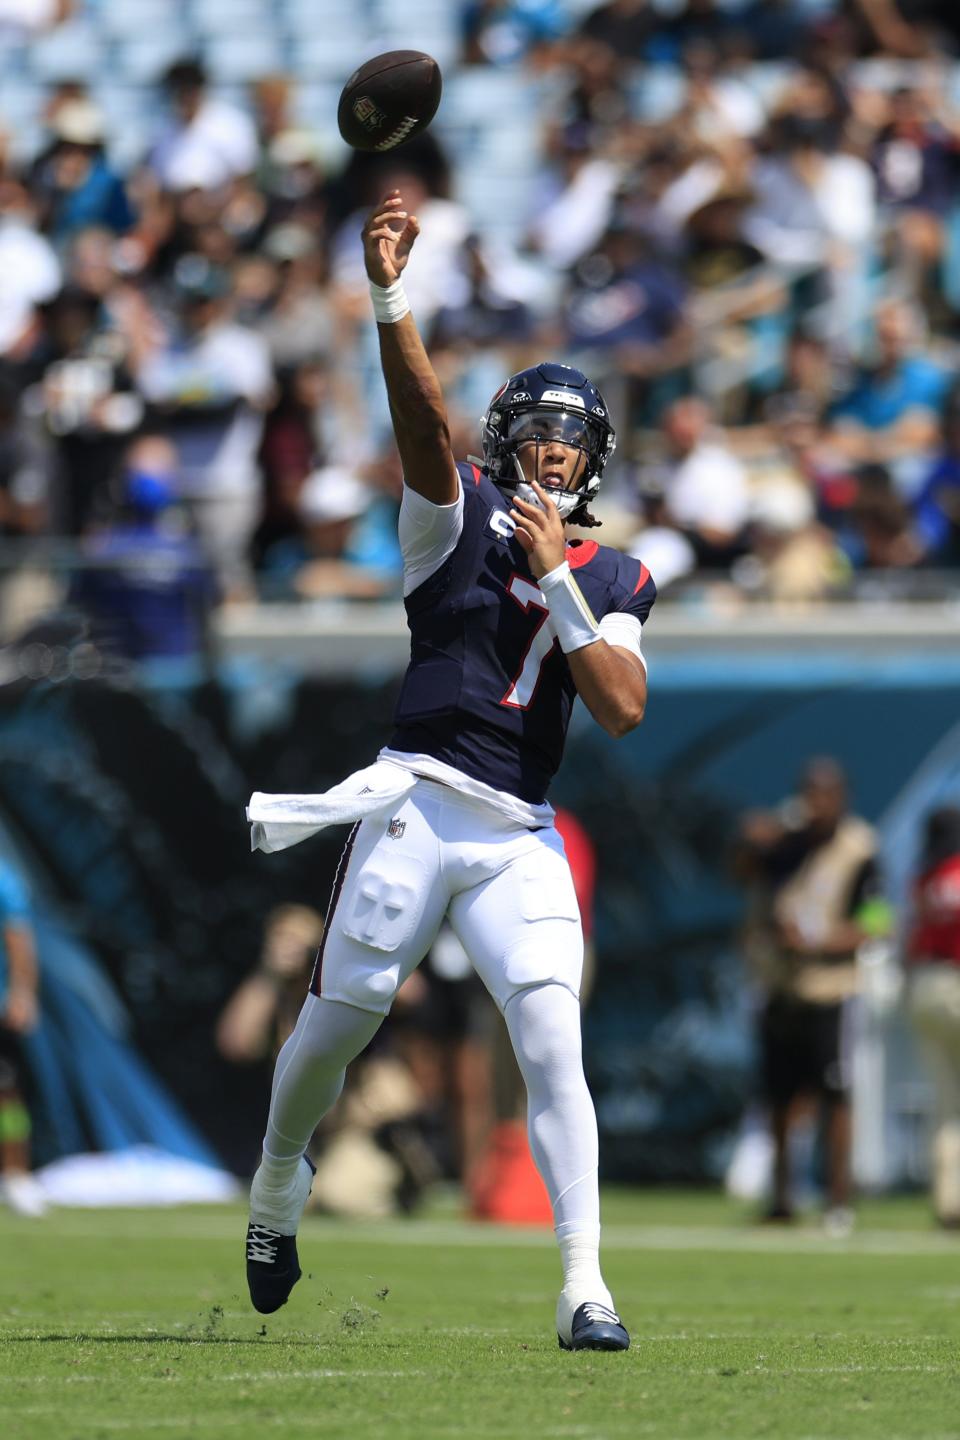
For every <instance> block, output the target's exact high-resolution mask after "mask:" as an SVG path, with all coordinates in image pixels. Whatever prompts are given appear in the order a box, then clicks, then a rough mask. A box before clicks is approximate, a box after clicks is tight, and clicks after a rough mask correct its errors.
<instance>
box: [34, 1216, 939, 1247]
mask: <svg viewBox="0 0 960 1440" xmlns="http://www.w3.org/2000/svg"><path fill="white" fill-rule="evenodd" d="M44 1235H45V1238H48V1239H62V1240H69V1241H71V1242H73V1241H78V1240H83V1239H86V1238H94V1239H98V1240H99V1239H101V1238H102V1235H103V1225H102V1220H100V1221H97V1222H93V1223H90V1224H86V1225H85V1224H84V1223H83V1218H81V1216H79V1215H74V1216H71V1217H70V1218H69V1219H67V1220H66V1223H63V1224H58V1223H57V1217H50V1218H49V1219H46V1220H45V1221H44ZM301 1236H302V1238H303V1241H304V1243H305V1244H313V1243H318V1242H319V1243H320V1244H321V1245H322V1244H323V1243H324V1241H328V1242H330V1243H332V1244H335V1245H337V1246H341V1245H350V1244H354V1245H367V1246H374V1245H397V1244H399V1245H404V1246H408V1247H409V1246H427V1247H432V1246H451V1247H454V1248H457V1249H516V1248H520V1249H538V1250H539V1249H547V1248H552V1247H553V1245H554V1244H555V1240H554V1236H553V1231H552V1230H549V1229H527V1228H519V1227H510V1226H492V1225H490V1226H488V1225H468V1224H462V1223H459V1222H457V1221H449V1220H413V1221H397V1220H384V1221H380V1222H377V1223H374V1224H370V1223H367V1222H362V1221H358V1222H357V1223H355V1224H351V1223H349V1222H347V1223H344V1222H343V1221H326V1220H323V1219H319V1218H311V1217H308V1218H307V1220H306V1221H305V1223H304V1225H303V1228H302V1230H301ZM238 1237H239V1239H240V1240H242V1238H243V1226H242V1224H241V1223H240V1222H239V1221H238V1222H235V1223H234V1222H226V1221H224V1220H223V1219H221V1218H219V1217H217V1218H214V1217H212V1216H211V1217H210V1220H209V1221H206V1222H204V1221H202V1220H201V1221H199V1223H198V1220H197V1217H195V1216H191V1217H190V1219H189V1220H187V1221H185V1223H184V1224H183V1226H182V1228H181V1227H177V1229H176V1230H175V1231H171V1232H168V1233H164V1232H163V1231H161V1232H160V1233H158V1231H157V1230H156V1228H154V1227H151V1226H150V1225H149V1223H148V1222H146V1221H145V1223H144V1224H143V1225H142V1226H140V1225H130V1226H128V1225H122V1226H120V1227H118V1229H117V1231H116V1232H115V1234H114V1237H113V1238H114V1243H118V1244H122V1242H123V1241H124V1240H137V1241H149V1242H151V1243H152V1244H154V1245H155V1246H157V1245H162V1244H165V1243H168V1242H169V1243H171V1244H180V1243H181V1242H185V1241H191V1240H198V1241H205V1242H209V1241H211V1240H228V1241H237V1239H238ZM603 1245H604V1250H605V1251H610V1250H622V1251H636V1250H672V1251H679V1252H682V1251H717V1252H722V1253H726V1252H734V1253H738V1254H739V1253H744V1254H762V1255H769V1254H773V1255H893V1256H896V1255H948V1254H949V1255H953V1256H955V1255H956V1251H957V1246H956V1240H955V1239H954V1238H953V1237H952V1236H948V1235H938V1234H936V1233H930V1234H926V1233H924V1232H922V1231H916V1230H872V1229H871V1230H863V1231H859V1232H856V1231H855V1232H854V1234H853V1235H852V1236H849V1237H848V1238H847V1239H845V1240H830V1239H828V1238H827V1236H825V1235H824V1234H822V1232H820V1231H819V1230H817V1229H815V1228H813V1227H811V1228H798V1229H796V1230H791V1231H786V1232H784V1231H780V1230H777V1231H772V1230H769V1229H760V1228H757V1229H753V1228H750V1227H747V1226H744V1227H743V1228H742V1229H738V1228H732V1227H726V1226H719V1225H718V1226H680V1225H619V1224H617V1225H605V1226H604V1227H603Z"/></svg>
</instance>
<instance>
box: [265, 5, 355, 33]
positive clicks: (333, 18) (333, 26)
mask: <svg viewBox="0 0 960 1440" xmlns="http://www.w3.org/2000/svg"><path fill="white" fill-rule="evenodd" d="M275 13H276V14H277V16H278V18H281V17H282V20H283V23H284V24H285V25H286V27H287V29H288V30H290V31H292V32H293V33H294V34H297V35H316V34H317V33H319V32H320V31H334V30H335V31H337V33H338V34H342V33H344V31H350V32H353V33H356V34H358V35H362V36H364V37H366V36H367V35H369V34H370V33H371V32H372V30H373V29H374V23H373V11H372V6H371V4H370V0H324V5H323V11H322V14H321V12H320V10H319V8H318V6H317V0H277V3H276V10H275Z"/></svg>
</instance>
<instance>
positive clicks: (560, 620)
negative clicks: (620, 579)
mask: <svg viewBox="0 0 960 1440" xmlns="http://www.w3.org/2000/svg"><path fill="white" fill-rule="evenodd" d="M540 589H541V591H542V593H543V598H544V599H545V600H546V602H547V607H548V609H549V611H550V623H551V625H552V627H553V630H554V633H555V635H556V637H557V640H558V641H559V643H560V649H561V650H562V651H563V653H564V655H569V654H570V652H571V650H582V649H583V647H584V645H593V644H594V643H595V642H596V641H597V640H599V639H600V638H601V635H600V630H599V627H598V625H597V622H596V620H595V619H594V617H593V612H592V611H591V609H590V606H589V605H588V604H587V602H586V600H585V599H584V598H583V592H582V590H581V589H580V586H579V585H578V584H577V582H576V580H575V579H574V578H573V574H572V573H571V570H570V566H569V564H568V562H567V561H566V560H564V561H563V563H562V564H561V565H558V566H557V568H556V569H555V570H551V571H550V572H549V573H548V574H546V575H544V576H542V577H541V580H540Z"/></svg>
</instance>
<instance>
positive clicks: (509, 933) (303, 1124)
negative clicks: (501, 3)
mask: <svg viewBox="0 0 960 1440" xmlns="http://www.w3.org/2000/svg"><path fill="white" fill-rule="evenodd" d="M418 233H419V227H418V224H417V221H416V218H415V217H414V216H412V215H408V214H407V213H406V211H405V210H404V208H403V200H402V197H401V196H400V194H399V193H397V192H396V191H394V192H392V193H391V194H390V195H388V196H387V197H386V198H385V199H384V200H382V201H381V203H380V204H379V205H378V206H377V208H376V210H375V211H374V213H373V214H372V215H371V216H370V218H369V219H368V221H367V223H366V225H365V227H364V232H363V240H364V254H365V260H366V268H367V275H368V278H369V280H370V289H371V295H372V298H373V306H374V312H375V315H376V319H377V324H378V332H379V339H380V354H381V363H382V368H383V376H384V380H385V383H386V388H387V395H388V398H389V402H390V410H391V415H392V419H393V426H394V431H395V435H396V441H397V446H398V449H399V452H400V456H401V459H402V461H403V471H404V490H403V500H402V504H401V511H400V522H399V526H400V542H401V547H402V550H403V557H404V597H405V606H406V611H407V620H408V624H409V628H410V634H411V656H410V664H409V667H408V669H407V672H406V677H405V679H404V683H403V688H402V691H401V693H400V698H399V701H398V703H397V710H396V715H395V717H394V718H395V728H394V731H393V734H392V736H391V739H390V743H389V745H388V746H387V747H386V748H385V749H384V750H382V751H381V753H380V756H379V759H378V761H377V763H376V764H374V765H371V766H370V767H369V768H368V769H366V770H363V771H360V772H359V773H358V774H357V775H355V776H352V777H350V778H349V780H347V781H345V782H344V783H343V784H342V785H340V786H336V787H334V789H333V790H330V791H328V792H326V794H325V795H321V796H264V795H255V796H254V797H253V798H252V800H251V804H250V808H249V809H248V812H247V813H248V817H249V818H250V820H251V821H252V822H253V837H254V843H255V844H257V845H259V846H260V847H261V848H263V849H268V850H269V849H275V848H279V847H281V846H283V845H285V844H290V843H294V842H295V841H296V840H299V839H302V838H303V837H304V836H305V835H307V834H311V833H313V831H314V830H316V829H318V828H319V827H320V826H321V825H324V824H329V823H332V822H334V821H339V822H341V823H343V822H350V821H354V822H355V823H354V825H353V829H352V830H351V833H350V836H349V839H348V841H347V845H346V849H345V850H344V853H343V856H342V858H341V861H340V865H339V868H338V871H337V875H336V880H335V882H334V889H333V896H332V899H331V902H330V907H329V910H328V914H327V929H326V933H325V935H324V939H323V943H322V945H321V947H320V952H319V954H318V956H317V961H316V965H315V968H314V973H313V979H312V982H311V986H310V994H309V995H308V996H307V999H306V1001H305V1004H304V1008H303V1010H302V1012H301V1015H300V1019H299V1021H298V1024H297V1027H296V1029H295V1031H294V1033H293V1034H292V1035H291V1037H290V1039H289V1040H288V1041H287V1043H286V1044H285V1045H284V1047H283V1049H282V1050H281V1052H280V1055H279V1057H278V1060H277V1067H276V1073H275V1076H274V1082H273V1094H272V1099H271V1107H270V1118H269V1122H268V1126H267V1133H266V1136H265V1138H264V1143H263V1158H262V1162H261V1164H260V1168H259V1169H258V1171H257V1173H256V1175H255V1177H254V1180H253V1185H252V1188H251V1196H250V1225H249V1229H248V1232H247V1278H248V1282H249V1287H250V1295H251V1299H252V1301H253V1304H254V1306H255V1307H256V1308H257V1310H259V1311H261V1312H264V1313H269V1312H271V1311H273V1310H276V1309H277V1308H278V1307H279V1306H280V1305H282V1304H284V1302H285V1301H286V1299H287V1297H288V1295H289V1294H290V1291H291V1290H292V1288H293V1286H294V1285H295V1283H296V1281H297V1280H298V1279H299V1276H300V1266H299V1261H298V1258H297V1247H296V1232H297V1226H298V1224H299V1221H300V1217H301V1214H302V1212H303V1209H304V1206H305V1204H306V1201H307V1197H308V1195H309V1193H310V1186H311V1180H312V1167H311V1165H310V1162H309V1161H308V1160H307V1159H306V1158H305V1154H304V1152H305V1150H306V1146H307V1142H308V1141H309V1139H310V1137H311V1135H312V1134H313V1131H314V1129H315V1127H316V1125H317V1123H318V1121H319V1120H320V1118H321V1116H322V1115H323V1114H324V1113H325V1112H326V1111H327V1110H328V1109H329V1108H330V1106H331V1105H332V1104H333V1103H334V1101H335V1100H336V1098H337V1096H338V1095H339V1094H340V1090H341V1088H342V1086H343V1081H344V1070H345V1067H346V1065H347V1064H348V1063H349V1062H350V1061H351V1060H352V1059H353V1058H354V1056H356V1055H357V1054H359V1052H360V1051H361V1050H362V1049H363V1048H364V1047H365V1046H366V1045H367V1044H368V1043H369V1041H370V1039H371V1038H372V1036H373V1035H374V1034H375V1032H376V1030H377V1028H378V1027H379V1025H380V1024H381V1023H382V1021H383V1018H384V1016H385V1015H386V1014H387V1013H388V1011H389V1009H390V1006H391V1004H392V1001H393V998H394V996H395V995H396V992H397V990H398V989H399V987H400V986H401V985H402V984H403V982H404V980H405V979H406V978H407V976H408V975H409V974H410V973H411V971H412V970H414V969H415V968H416V966H417V965H418V964H419V963H420V961H421V959H422V958H423V956H424V955H425V954H426V952H427V950H428V949H429V948H430V946H431V944H432V942H433V940H434V937H435V936H436V934H437V931H438V929H439V927H440V924H441V922H442V921H443V919H444V918H445V917H446V918H447V919H448V920H449V922H450V924H451V925H452V927H453V929H454V930H455V932H456V933H457V935H458V936H459V938H460V941H461V943H462V944H463V946H464V949H465V950H466V952H467V954H468V955H469V956H470V959H471V961H472V962H473V964H474V966H475V967H476V970H477V972H478V973H479V975H480V977H481V979H482V980H483V982H484V984H485V985H486V987H487V989H488V990H489V991H490V993H491V995H492V996H493V998H494V1000H495V1002H496V1003H497V1005H498V1007H499V1008H500V1010H501V1011H502V1013H503V1017H504V1020H505V1022H506V1025H507V1028H508V1031H509V1034H510V1038H511V1041H512V1044H513V1048H514V1050H515V1052H516V1056H517V1061H518V1063H519V1066H520V1070H521V1072H522V1074H523V1078H524V1081H525V1084H526V1088H527V1096H528V1125H529V1133H530V1145H531V1149H532V1151H533V1155H534V1159H535V1160H536V1163H537V1166H538V1168H539V1170H540V1173H541V1175H542V1176H543V1180H544V1183H545V1185H546V1187H547V1191H548V1193H549V1196H550V1200H551V1203H552V1206H553V1213H554V1223H555V1227H556V1234H557V1240H558V1242H559V1247H560V1255H561V1261H562V1267H563V1280H562V1288H561V1291H560V1298H559V1301H558V1304H557V1314H556V1323H557V1333H558V1336H559V1340H560V1344H561V1346H562V1347H563V1348H564V1349H568V1350H583V1349H591V1350H626V1349H627V1347H628V1345H629V1343H630V1341H629V1337H628V1335H627V1331H626V1329H625V1327H624V1325H623V1322H622V1321H621V1319H620V1316H619V1315H618V1314H617V1311H616V1308H615V1305H614V1302H613V1298H612V1296H611V1294H610V1291H609V1290H608V1289H607V1286H606V1284H605V1282H604V1279H603V1276H602V1273H601V1270H600V1261H599V1245H600V1204H599V1193H598V1185H597V1123H596V1116H595V1114H594V1109H593V1102H592V1100H591V1098H590V1093H589V1091H588V1089H587V1085H586V1082H585V1080H584V1075H583V1065H582V1060H581V1041H580V1008H579V987H580V974H581V967H582V961H583V937H582V933H581V928H580V919H579V915H578V911H577V903H576V897H575V895H574V889H573V883H572V880H571V877H570V871H569V868H568V866H567V862H566V859H565V857H564V851H563V843H562V841H561V839H560V837H559V835H558V833H557V831H556V829H555V828H554V825H553V810H552V807H551V806H550V805H549V803H548V802H547V799H546V794H547V789H548V786H549V783H550V780H551V778H552V776H553V774H554V772H555V771H556V769H557V766H558V765H559V763H560V759H561V754H562V750H563V743H564V737H565V734H566V729H567V723H568V720H569V717H570V710H571V707H572V705H573V701H574V699H575V697H576V696H577V695H579V696H580V698H581V699H582V700H583V702H584V703H585V705H586V706H587V708H588V709H589V711H590V713H591V714H592V715H593V717H594V718H595V719H596V720H597V722H598V723H599V724H600V725H602V726H603V728H604V729H605V730H607V731H608V732H609V733H610V734H611V735H614V736H621V735H624V734H626V733H627V732H628V731H630V730H632V729H633V728H634V727H635V726H636V725H638V724H639V722H640V720H641V719H642V717H643V711H644V706H645V703H646V696H647V683H646V667H645V664H644V661H643V657H642V654H641V647H640V638H641V626H642V623H643V621H644V620H645V619H646V617H647V615H648V613H649V611H650V607H651V606H652V604H653V602H654V598H655V595H656V590H655V587H654V584H653V581H652V580H651V578H650V576H649V574H648V573H647V571H646V570H645V569H644V567H643V566H642V565H641V564H640V562H639V561H637V560H634V559H631V558H630V557H628V556H625V555H621V554H620V553H619V552H617V551H615V550H611V549H609V548H608V547H606V546H603V545H598V544H597V543H596V542H595V541H593V540H583V539H579V540H578V539H575V540H571V541H568V540H567V538H566V535H565V530H564V527H565V524H567V523H573V524H576V525H580V526H586V527H590V526H592V525H594V524H596V521H595V520H594V518H593V516H592V515H591V514H590V510H589V506H590V502H591V500H592V499H593V497H594V496H595V495H596V493H597V490H598V489H599V486H600V482H601V478H602V476H603V470H604V466H605V464H606V462H607V460H608V459H609V458H610V455H611V454H612V452H613V448H614V443H615V439H614V431H613V427H612V425H611V423H610V418H609V416H608V414H607V409H606V405H605V404H604V401H603V398H602V396H601V395H600V393H599V391H598V390H597V389H596V387H595V386H594V385H592V384H591V383H590V381H589V380H588V379H587V378H586V376H584V375H582V374H581V373H580V371H578V370H574V369H570V368H569V367H567V366H564V365H557V364H549V363H545V364H540V365H535V366H532V367H531V368H530V369H528V370H525V371H522V372H521V373H519V374H517V375H514V376H511V378H510V379H509V380H507V382H506V384H505V385H503V386H502V387H501V389H500V390H499V391H498V392H497V394H496V395H495V396H494V398H493V400H492V401H491V402H490V406H489V409H488V411H487V414H486V415H485V417H484V420H483V456H482V461H481V462H480V463H478V464H471V463H457V461H456V460H455V458H454V455H453V453H452V452H451V449H450V439H449V432H448V427H447V418H446V410H445V407H444V402H443V396H442V394H441V391H440V387H439V383H438V381H437V378H436V376H435V374H434V372H433V369H432V366H431V364H430V361H429V359H428V357H427V354H426V351H425V349H424V346H423V343H422V341H421V338H420V335H419V333H418V331H417V327H416V325H415V323H414V319H413V316H412V315H411V313H410V309H409V306H408V304H407V301H406V298H405V296H404V291H403V280H402V272H403V269H404V267H405V265H406V263H407V259H408V257H409V255H410V251H411V248H412V246H413V245H414V243H415V241H416V238H417V235H418Z"/></svg>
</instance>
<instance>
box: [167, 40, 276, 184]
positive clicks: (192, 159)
mask: <svg viewBox="0 0 960 1440" xmlns="http://www.w3.org/2000/svg"><path fill="white" fill-rule="evenodd" d="M163 91H164V95H165V97H166V99H167V102H168V104H169V107H170V116H169V119H168V120H167V121H166V123H165V124H164V125H163V127H162V129H161V131H160V134H159V135H158V137H157V139H156V141H155V143H154V145H153V148H152V149H151V151H150V154H149V156H148V158H147V163H148V165H149V167H150V169H151V170H153V171H154V173H155V174H156V175H157V177H158V179H159V181H160V183H161V185H162V186H163V187H164V189H167V190H185V189H199V190H215V189H218V188H219V187H220V186H223V185H227V184H228V183H229V182H230V181H231V180H233V179H234V177H236V176H238V175H249V174H252V172H253V171H254V170H255V169H256V167H257V131H256V127H255V125H254V123H253V121H252V120H251V119H250V117H249V116H248V115H247V114H245V113H244V111H242V110H240V109H238V108H237V107H236V106H234V105H230V104H229V103H228V102H227V101H225V100H219V99H215V98H214V97H213V96H211V95H209V94H208V92H207V73H206V70H205V69H204V67H203V65H202V64H201V63H200V61H199V60H193V59H187V60H178V61H177V62H176V63H175V64H173V65H171V66H170V68H169V69H168V70H167V72H166V74H165V75H164V78H163Z"/></svg>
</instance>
